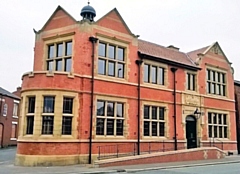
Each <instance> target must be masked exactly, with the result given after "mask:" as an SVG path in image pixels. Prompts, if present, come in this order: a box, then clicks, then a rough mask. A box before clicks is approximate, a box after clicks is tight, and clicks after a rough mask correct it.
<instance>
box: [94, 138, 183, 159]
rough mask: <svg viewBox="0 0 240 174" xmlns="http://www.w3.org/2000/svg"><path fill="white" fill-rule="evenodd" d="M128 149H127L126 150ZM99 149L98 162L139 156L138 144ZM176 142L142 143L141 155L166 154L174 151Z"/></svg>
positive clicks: (104, 146) (181, 147) (108, 146)
mask: <svg viewBox="0 0 240 174" xmlns="http://www.w3.org/2000/svg"><path fill="white" fill-rule="evenodd" d="M126 147H127V148H126ZM97 148H98V160H101V159H108V158H119V157H123V156H134V155H136V154H137V143H125V144H114V145H103V146H97ZM185 148H186V147H185V146H184V144H183V145H182V146H179V148H178V150H180V149H185ZM173 150H175V148H174V142H165V141H164V140H163V141H150V142H142V143H141V149H140V152H141V154H146V153H148V154H150V153H154V152H166V151H173Z"/></svg>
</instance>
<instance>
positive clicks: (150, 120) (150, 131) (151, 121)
mask: <svg viewBox="0 0 240 174" xmlns="http://www.w3.org/2000/svg"><path fill="white" fill-rule="evenodd" d="M145 106H146V107H149V118H148V119H147V118H144V116H145V113H144V110H145ZM153 107H156V108H157V111H156V112H157V115H156V117H157V118H156V119H153V118H152V108H153ZM160 108H163V110H164V120H161V119H160V117H159V116H160V114H159V109H160ZM145 121H146V122H149V130H148V131H149V135H145V132H144V122H145ZM153 122H157V135H156V136H153V135H152V123H153ZM160 123H164V136H160V130H159V124H160ZM142 124H143V129H142V131H143V132H142V135H143V136H144V137H152V138H163V137H166V107H165V106H156V105H148V104H144V105H143V123H142Z"/></svg>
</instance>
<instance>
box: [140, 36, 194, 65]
mask: <svg viewBox="0 0 240 174" xmlns="http://www.w3.org/2000/svg"><path fill="white" fill-rule="evenodd" d="M138 51H139V52H140V53H141V54H145V55H149V56H153V57H156V58H162V59H165V60H170V61H173V62H176V63H180V64H185V65H188V66H192V67H196V68H198V66H196V64H195V63H194V61H193V60H191V58H190V57H189V56H188V55H187V54H186V53H183V52H181V51H178V50H173V49H171V48H167V47H164V46H161V45H158V44H155V43H151V42H148V41H144V40H141V39H139V40H138Z"/></svg>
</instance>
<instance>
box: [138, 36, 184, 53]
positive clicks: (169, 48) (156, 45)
mask: <svg viewBox="0 0 240 174" xmlns="http://www.w3.org/2000/svg"><path fill="white" fill-rule="evenodd" d="M138 40H140V41H143V42H148V43H150V44H153V45H156V46H160V47H162V48H166V49H168V50H170V51H174V52H178V53H183V54H186V53H185V52H182V51H179V50H173V49H170V48H168V47H166V46H163V45H159V44H157V43H154V42H150V41H146V40H143V39H138Z"/></svg>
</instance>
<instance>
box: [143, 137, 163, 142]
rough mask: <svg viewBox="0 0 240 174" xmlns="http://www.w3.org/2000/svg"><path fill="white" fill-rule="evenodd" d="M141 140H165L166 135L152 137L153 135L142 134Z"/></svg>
mask: <svg viewBox="0 0 240 174" xmlns="http://www.w3.org/2000/svg"><path fill="white" fill-rule="evenodd" d="M143 140H155V141H160V142H161V141H164V140H167V137H157V136H156V137H155V136H154V137H153V136H143Z"/></svg>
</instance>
